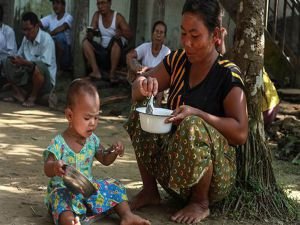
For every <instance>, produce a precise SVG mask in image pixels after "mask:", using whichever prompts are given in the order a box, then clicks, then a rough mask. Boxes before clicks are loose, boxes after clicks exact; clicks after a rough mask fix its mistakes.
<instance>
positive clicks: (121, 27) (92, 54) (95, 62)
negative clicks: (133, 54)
mask: <svg viewBox="0 0 300 225" xmlns="http://www.w3.org/2000/svg"><path fill="white" fill-rule="evenodd" d="M97 7H98V11H96V12H95V14H94V16H93V19H92V23H91V27H92V30H91V32H88V34H87V38H86V39H85V40H84V41H83V53H84V56H85V58H86V59H87V63H88V65H89V66H90V67H91V69H92V72H91V73H90V74H89V78H93V79H101V77H102V76H101V72H100V69H101V70H108V69H109V70H110V72H109V80H110V82H111V83H117V82H118V78H117V77H116V75H115V71H116V69H117V66H118V64H119V62H120V58H121V56H122V51H123V50H124V47H125V45H126V42H127V40H129V39H130V38H131V37H132V32H131V30H130V27H129V25H128V23H127V22H126V20H125V18H124V17H123V16H122V15H121V14H120V13H118V12H116V11H114V10H112V9H111V0H97ZM93 30H98V31H99V33H100V35H101V42H100V44H98V43H96V42H95V41H93ZM99 67H100V68H99Z"/></svg>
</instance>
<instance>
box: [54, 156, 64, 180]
mask: <svg viewBox="0 0 300 225" xmlns="http://www.w3.org/2000/svg"><path fill="white" fill-rule="evenodd" d="M64 164H65V163H64V161H62V160H58V161H55V162H54V165H53V170H54V174H55V176H59V177H62V176H63V175H65V170H64V169H63V165H64Z"/></svg>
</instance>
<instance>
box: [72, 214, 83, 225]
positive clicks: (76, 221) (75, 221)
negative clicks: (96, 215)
mask: <svg viewBox="0 0 300 225" xmlns="http://www.w3.org/2000/svg"><path fill="white" fill-rule="evenodd" d="M72 225H81V223H80V220H79V217H78V216H76V217H75V219H74V221H72Z"/></svg>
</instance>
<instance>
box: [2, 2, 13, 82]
mask: <svg viewBox="0 0 300 225" xmlns="http://www.w3.org/2000/svg"><path fill="white" fill-rule="evenodd" d="M3 14H4V11H3V6H2V5H0V87H2V86H3V85H4V84H5V83H6V81H5V78H4V77H3V76H2V73H1V71H2V65H3V63H4V62H5V60H6V58H7V57H8V56H14V55H15V54H16V53H17V44H16V37H15V32H14V30H13V29H12V28H11V27H10V26H8V25H6V24H4V23H3Z"/></svg>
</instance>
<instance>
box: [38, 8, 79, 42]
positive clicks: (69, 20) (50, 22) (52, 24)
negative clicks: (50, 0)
mask: <svg viewBox="0 0 300 225" xmlns="http://www.w3.org/2000/svg"><path fill="white" fill-rule="evenodd" d="M41 23H42V25H43V28H45V29H48V30H49V31H50V32H51V31H53V30H54V29H55V28H57V27H59V26H61V25H63V24H64V23H66V24H68V26H69V28H70V29H67V30H65V31H64V33H65V35H66V39H67V43H68V45H71V42H72V41H71V28H72V24H73V17H72V16H71V15H70V14H69V13H67V12H66V13H65V14H64V16H63V17H62V18H61V19H60V20H58V19H57V15H56V14H51V15H48V16H45V17H43V18H42V19H41Z"/></svg>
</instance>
